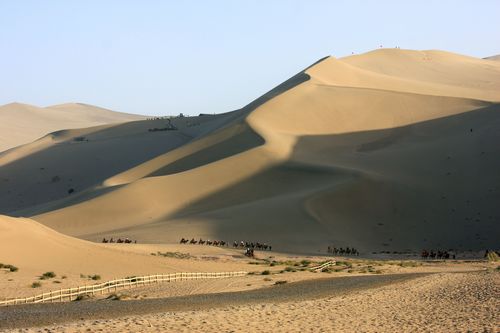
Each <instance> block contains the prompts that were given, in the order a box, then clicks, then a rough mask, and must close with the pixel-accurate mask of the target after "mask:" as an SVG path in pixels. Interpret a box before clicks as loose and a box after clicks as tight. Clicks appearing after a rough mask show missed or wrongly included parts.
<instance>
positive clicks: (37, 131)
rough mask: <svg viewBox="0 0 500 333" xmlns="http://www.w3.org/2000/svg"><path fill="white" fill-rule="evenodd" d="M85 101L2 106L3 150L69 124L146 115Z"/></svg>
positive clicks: (93, 123)
mask: <svg viewBox="0 0 500 333" xmlns="http://www.w3.org/2000/svg"><path fill="white" fill-rule="evenodd" d="M144 118H145V116H139V115H134V114H128V113H121V112H115V111H111V110H107V109H103V108H100V107H97V106H93V105H88V104H82V103H66V104H59V105H52V106H48V107H43V108H42V107H38V106H34V105H28V104H22V103H10V104H6V105H2V106H0V133H2V134H1V135H0V152H2V151H5V150H8V149H11V148H14V147H16V146H20V145H23V144H26V143H30V142H32V141H34V140H36V139H38V138H40V137H42V136H44V135H46V134H49V133H51V132H54V131H58V130H64V129H69V128H82V127H91V126H96V125H103V124H110V123H120V122H127V121H133V120H140V119H144Z"/></svg>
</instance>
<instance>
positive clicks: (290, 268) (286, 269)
mask: <svg viewBox="0 0 500 333" xmlns="http://www.w3.org/2000/svg"><path fill="white" fill-rule="evenodd" d="M285 271H286V272H296V271H297V270H296V269H295V268H293V267H290V266H288V267H286V268H285Z"/></svg>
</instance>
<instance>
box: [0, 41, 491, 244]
mask: <svg viewBox="0 0 500 333" xmlns="http://www.w3.org/2000/svg"><path fill="white" fill-rule="evenodd" d="M498 101H500V64H499V63H497V62H494V61H491V60H481V59H476V58H471V57H466V56H461V55H456V54H452V53H448V52H442V51H410V50H399V49H391V50H389V49H384V50H377V51H373V52H369V53H367V54H363V55H359V56H352V57H346V58H342V59H335V58H333V57H327V58H324V59H322V60H321V61H319V62H317V63H315V64H313V65H312V66H310V67H308V68H307V69H306V70H304V71H302V72H300V73H299V74H297V75H296V76H294V77H293V78H291V79H290V80H288V81H286V82H285V83H283V84H282V85H280V86H278V87H277V88H275V89H273V90H272V91H270V92H269V93H268V94H266V95H264V96H262V97H260V98H259V99H257V100H255V101H254V102H252V103H250V104H249V105H247V106H246V107H244V108H242V109H241V110H238V111H235V112H232V113H229V114H225V115H221V116H217V117H215V118H213V119H212V120H211V121H213V123H212V125H208V124H207V125H206V126H205V125H203V124H200V125H199V126H195V127H197V128H199V131H197V132H196V134H191V136H189V138H188V139H187V140H184V141H182V140H181V141H179V142H178V144H174V145H167V146H164V147H162V148H161V149H158V150H156V151H155V152H154V153H151V155H154V156H151V155H150V156H143V157H142V158H137V159H135V160H134V161H133V162H130V161H129V162H128V163H125V162H124V160H123V159H119V158H117V157H113V158H112V159H113V160H115V161H116V164H117V166H116V167H115V168H110V167H109V166H108V165H109V163H108V162H109V161H108V162H107V163H102V164H99V167H98V169H99V171H93V172H92V173H91V174H92V176H91V178H92V182H90V181H89V182H88V183H86V182H85V181H83V180H81V179H82V177H79V176H78V175H79V174H80V171H81V170H83V169H84V168H83V165H85V161H82V162H80V163H79V164H76V165H71V167H69V166H68V165H67V164H64V163H65V162H64V161H63V159H64V156H68V157H70V158H72V157H74V156H75V155H76V152H77V151H78V154H80V152H81V150H80V149H83V148H80V146H79V145H69V144H68V141H66V142H65V144H66V145H67V147H65V148H64V150H61V151H60V152H58V153H57V156H60V158H55V155H50V154H48V152H50V151H51V150H53V149H55V147H56V146H57V144H55V143H50V144H48V145H47V146H46V147H45V148H44V149H43V150H42V151H41V152H40V153H37V154H38V156H37V155H36V154H30V153H29V150H27V151H26V152H23V153H19V154H23V156H25V158H26V161H29V163H28V162H26V163H27V164H26V167H24V168H22V167H21V166H22V165H23V164H22V159H17V160H15V161H13V162H8V163H6V164H5V165H4V166H3V167H1V168H0V175H1V173H2V172H3V171H4V170H7V171H8V172H7V171H5V172H6V173H4V177H5V175H7V174H11V173H13V172H15V171H14V170H24V171H23V173H20V174H19V175H21V174H22V177H19V178H18V177H16V180H9V181H8V182H7V183H10V185H9V186H11V188H10V190H11V191H15V190H16V189H18V188H20V185H19V184H21V183H20V181H19V180H18V179H21V178H23V177H28V174H29V172H30V169H29V167H28V165H31V166H32V165H34V164H40V163H39V162H38V161H42V160H43V159H42V157H41V156H44V155H43V154H46V155H45V156H47V157H46V160H49V159H50V160H51V161H54V162H53V165H54V167H56V168H57V166H58V165H64V167H61V172H62V170H67V169H68V168H70V169H72V170H75V171H74V174H73V175H72V179H74V181H78V182H80V183H81V184H82V186H81V188H82V190H81V193H80V194H78V195H77V196H76V197H75V196H72V197H69V198H65V197H66V196H67V195H59V196H57V197H56V198H57V199H58V201H51V200H52V198H49V199H48V200H45V199H43V200H40V199H36V198H40V197H43V193H44V191H46V189H47V186H49V184H42V185H41V186H40V192H39V193H38V194H36V195H34V194H33V192H32V191H31V190H30V191H25V192H21V193H19V194H18V195H17V196H6V198H7V200H11V201H10V203H9V204H6V205H5V206H3V207H2V209H3V210H2V211H4V212H5V211H9V207H10V208H11V209H10V211H11V213H12V214H23V215H29V216H33V218H34V219H36V220H37V221H40V222H42V223H44V224H46V225H48V226H50V227H53V228H55V229H56V230H59V231H61V232H63V233H67V234H70V235H75V236H78V237H82V238H86V239H91V240H96V239H99V238H100V237H102V236H103V235H112V234H114V233H116V232H117V231H119V232H121V233H123V234H127V235H130V236H131V237H135V238H139V239H140V240H141V241H150V242H157V241H177V239H178V238H180V237H183V236H188V237H191V236H194V237H208V238H225V239H228V240H232V239H246V238H251V239H256V240H262V241H266V242H269V243H272V244H274V245H275V246H277V248H278V249H281V250H289V251H304V252H317V251H318V250H324V248H326V246H327V245H328V244H332V243H333V244H335V245H337V246H356V247H358V248H359V249H361V250H362V251H365V252H369V251H375V250H403V249H413V250H416V249H421V248H423V247H440V248H449V247H452V248H461V249H484V248H488V247H493V246H496V244H495V241H496V240H495V237H493V235H496V234H498V233H499V232H500V230H499V228H500V227H499V225H500V223H499V221H500V220H499V219H500V210H499V208H498V205H497V204H496V203H497V202H498V199H499V198H500V187H499V186H498V185H497V184H500V178H499V175H498V172H497V170H499V168H500V159H499V158H498V156H500V155H499V153H500V151H499V150H500V148H499V146H498V145H497V144H496V143H497V142H498V140H499V139H500V138H499V133H500V118H499V117H498V114H499V111H500V110H499V105H498V104H497V102H498ZM201 118H203V117H201ZM198 119H199V118H195V119H193V120H192V121H198ZM183 121H188V119H184V120H183ZM200 121H201V120H200ZM141 126H142V127H141ZM147 126H150V125H146V123H145V122H138V123H131V124H128V125H126V126H125V127H124V130H123V132H122V133H123V136H121V137H120V139H119V140H117V145H118V144H119V142H123V143H126V145H127V146H133V145H136V146H135V147H141V148H138V149H145V150H147V149H146V148H145V147H146V146H149V144H148V145H143V146H141V145H139V144H138V143H137V142H138V140H139V139H138V138H140V137H143V138H145V137H147V135H146V134H142V135H138V134H137V130H139V128H143V129H144V128H146V127H147ZM190 128H191V127H190ZM116 130H117V129H116V128H115V127H106V128H103V129H102V131H100V132H96V133H100V135H101V136H102V140H95V143H93V141H94V140H90V141H89V143H85V145H87V146H88V147H91V145H92V144H93V145H94V146H95V147H94V148H92V150H89V153H88V154H89V155H88V157H83V159H84V160H85V159H88V158H89V157H90V156H91V155H90V154H96V152H99V155H100V154H102V155H103V156H105V155H106V154H108V153H111V152H112V151H113V149H114V148H115V147H116V146H112V145H109V146H105V142H108V141H106V140H105V138H107V137H109V136H112V133H113V131H116ZM134 131H135V132H134ZM193 131H194V130H193ZM182 133H183V132H182V131H180V132H179V134H182ZM193 133H194V132H193ZM91 135H92V134H89V137H90V138H91ZM168 135H169V136H166V137H165V139H168V140H173V138H172V136H174V135H176V134H170V133H168ZM69 137H72V135H70V136H69ZM152 140H153V139H152ZM151 142H152V141H151ZM154 145H156V143H155V144H154ZM28 146H29V145H28ZM58 147H62V145H59V146H58ZM81 147H83V145H82V146H81ZM25 149H28V148H25ZM33 149H35V148H33ZM61 149H62V148H61ZM89 149H90V148H89ZM162 149H163V151H161V150H162ZM55 151H56V150H54V152H55ZM11 153H12V154H16V153H17V152H16V150H14V151H12V152H11ZM39 156H40V157H39ZM49 156H50V157H49ZM4 158H5V156H4ZM46 160H43V161H46ZM35 161H36V163H35ZM80 164H81V165H82V166H79V165H80ZM40 166H41V164H40ZM87 167H88V166H87ZM9 168H10V169H9ZM19 172H21V171H19ZM82 172H83V171H82ZM83 174H85V172H83ZM96 175H97V176H96ZM28 178H29V177H28ZM30 181H31V180H30ZM26 184H29V182H26ZM25 186H28V185H25ZM61 191H62V190H61ZM79 191H80V189H79ZM63 192H64V191H63ZM2 194H4V193H2ZM78 196H79V197H78ZM9 198H12V199H9ZM75 198H76V199H75ZM49 201H50V202H49ZM33 204H37V205H36V206H33ZM12 208H13V209H12ZM18 209H23V210H22V211H18V212H17V213H16V212H12V211H15V210H18Z"/></svg>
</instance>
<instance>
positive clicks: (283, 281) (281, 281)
mask: <svg viewBox="0 0 500 333" xmlns="http://www.w3.org/2000/svg"><path fill="white" fill-rule="evenodd" d="M285 283H287V281H286V280H279V281H276V282H274V284H275V285H280V284H285Z"/></svg>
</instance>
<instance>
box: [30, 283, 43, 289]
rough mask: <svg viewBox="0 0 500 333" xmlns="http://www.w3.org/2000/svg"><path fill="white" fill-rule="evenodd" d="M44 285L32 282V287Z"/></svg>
mask: <svg viewBox="0 0 500 333" xmlns="http://www.w3.org/2000/svg"><path fill="white" fill-rule="evenodd" d="M41 286H42V284H41V283H40V282H33V283H32V284H31V288H40V287H41Z"/></svg>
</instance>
